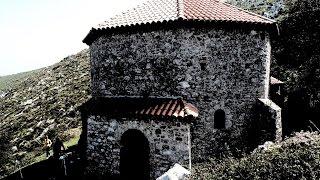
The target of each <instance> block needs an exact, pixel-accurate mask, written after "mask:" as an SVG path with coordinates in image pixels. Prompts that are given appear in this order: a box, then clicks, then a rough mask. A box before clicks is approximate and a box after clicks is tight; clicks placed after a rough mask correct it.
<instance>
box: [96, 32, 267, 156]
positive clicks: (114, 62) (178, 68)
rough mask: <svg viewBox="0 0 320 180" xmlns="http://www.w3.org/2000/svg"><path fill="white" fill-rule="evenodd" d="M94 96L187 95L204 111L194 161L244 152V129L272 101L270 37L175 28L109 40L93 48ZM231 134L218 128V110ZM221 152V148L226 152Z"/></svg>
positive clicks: (196, 132)
mask: <svg viewBox="0 0 320 180" xmlns="http://www.w3.org/2000/svg"><path fill="white" fill-rule="evenodd" d="M90 51H91V65H92V72H91V74H92V90H93V96H147V95H152V96H158V97H168V96H182V97H183V98H184V99H185V100H187V101H188V102H190V103H192V104H194V105H195V106H196V107H197V108H198V109H199V114H200V115H199V118H200V121H199V122H198V123H195V124H194V126H193V130H192V132H193V133H192V138H193V140H192V145H193V147H194V148H193V160H195V161H202V160H205V159H207V156H208V155H215V154H216V152H217V151H220V150H219V149H221V148H222V146H225V148H227V149H240V150H243V149H245V148H246V144H247V140H248V137H247V135H246V134H247V133H246V131H245V127H247V125H248V124H247V123H249V122H250V121H251V120H252V116H251V115H252V109H253V107H254V105H256V101H257V99H258V98H267V97H268V87H269V79H268V77H269V72H270V71H269V66H270V64H269V63H270V41H269V35H268V33H267V32H265V31H255V30H241V29H240V28H236V27H235V28H233V29H232V28H230V29H228V30H227V29H214V28H208V27H206V28H205V27H203V28H192V27H190V28H176V29H174V28H172V29H162V30H161V29H159V30H157V31H149V32H147V31H146V32H134V33H119V34H113V35H112V36H111V35H105V36H102V37H100V38H99V39H97V40H96V41H95V42H94V43H93V44H92V45H91V46H90ZM218 109H222V110H223V111H224V112H225V114H226V129H224V130H216V129H214V123H213V117H214V113H215V111H216V110H218ZM223 148H224V147H223Z"/></svg>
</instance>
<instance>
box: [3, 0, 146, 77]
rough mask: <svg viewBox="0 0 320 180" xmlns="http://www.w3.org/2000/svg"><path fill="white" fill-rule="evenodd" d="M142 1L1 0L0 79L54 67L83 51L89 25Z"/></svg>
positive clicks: (142, 0)
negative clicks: (62, 60) (5, 76)
mask: <svg viewBox="0 0 320 180" xmlns="http://www.w3.org/2000/svg"><path fill="white" fill-rule="evenodd" d="M144 1H145V0H1V1H0V76H2V75H8V74H14V73H18V72H24V71H29V70H33V69H37V68H41V67H45V66H48V65H51V64H54V63H56V62H58V61H60V60H61V59H63V58H64V57H66V56H68V55H71V54H75V53H77V52H78V51H80V50H82V49H84V48H87V46H86V45H85V44H83V43H82V40H83V38H84V37H85V36H86V34H87V33H88V32H89V30H90V29H91V27H92V26H93V25H96V24H98V23H100V22H102V21H104V20H106V19H108V18H110V17H112V16H113V15H115V14H118V13H121V12H122V11H124V10H127V9H130V8H133V7H134V6H136V5H137V4H140V3H142V2H144Z"/></svg>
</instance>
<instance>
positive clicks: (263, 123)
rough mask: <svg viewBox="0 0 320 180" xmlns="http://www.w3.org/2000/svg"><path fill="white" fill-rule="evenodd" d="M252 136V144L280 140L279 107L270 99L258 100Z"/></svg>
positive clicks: (280, 122)
mask: <svg viewBox="0 0 320 180" xmlns="http://www.w3.org/2000/svg"><path fill="white" fill-rule="evenodd" d="M252 137H254V138H255V140H254V142H255V144H254V146H257V145H261V144H264V143H265V142H266V141H273V142H280V141H281V140H282V121H281V108H280V107H279V106H278V105H276V104H275V103H274V102H272V101H271V100H270V99H259V101H258V104H257V107H256V117H255V122H254V124H253V132H252Z"/></svg>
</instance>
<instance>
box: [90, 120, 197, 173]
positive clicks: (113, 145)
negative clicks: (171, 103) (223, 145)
mask: <svg viewBox="0 0 320 180" xmlns="http://www.w3.org/2000/svg"><path fill="white" fill-rule="evenodd" d="M129 129H137V130H139V131H141V132H142V133H143V134H144V135H145V137H146V138H147V139H148V141H149V147H150V171H151V177H152V179H155V178H156V177H159V176H160V175H162V174H163V173H164V172H166V171H167V170H168V169H169V168H170V167H172V166H173V165H174V164H175V163H179V164H181V165H184V166H185V167H187V168H190V167H191V164H190V163H191V162H190V158H191V157H190V155H191V146H190V126H189V124H188V123H182V122H178V121H159V120H152V119H150V120H145V121H143V120H137V119H125V118H121V119H108V118H106V117H104V116H90V117H89V118H88V121H87V160H88V172H94V173H99V174H102V175H106V174H113V175H119V174H120V140H121V136H122V135H123V133H124V132H126V131H127V130H129Z"/></svg>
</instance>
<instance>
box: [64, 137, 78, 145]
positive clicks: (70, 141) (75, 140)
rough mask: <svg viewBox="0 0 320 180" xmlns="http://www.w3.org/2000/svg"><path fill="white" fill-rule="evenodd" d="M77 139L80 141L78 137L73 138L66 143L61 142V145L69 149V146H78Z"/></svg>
mask: <svg viewBox="0 0 320 180" xmlns="http://www.w3.org/2000/svg"><path fill="white" fill-rule="evenodd" d="M79 139H80V136H76V137H73V138H71V139H69V140H68V141H66V142H63V145H64V147H66V148H69V147H71V146H74V145H76V144H78V141H79Z"/></svg>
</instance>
